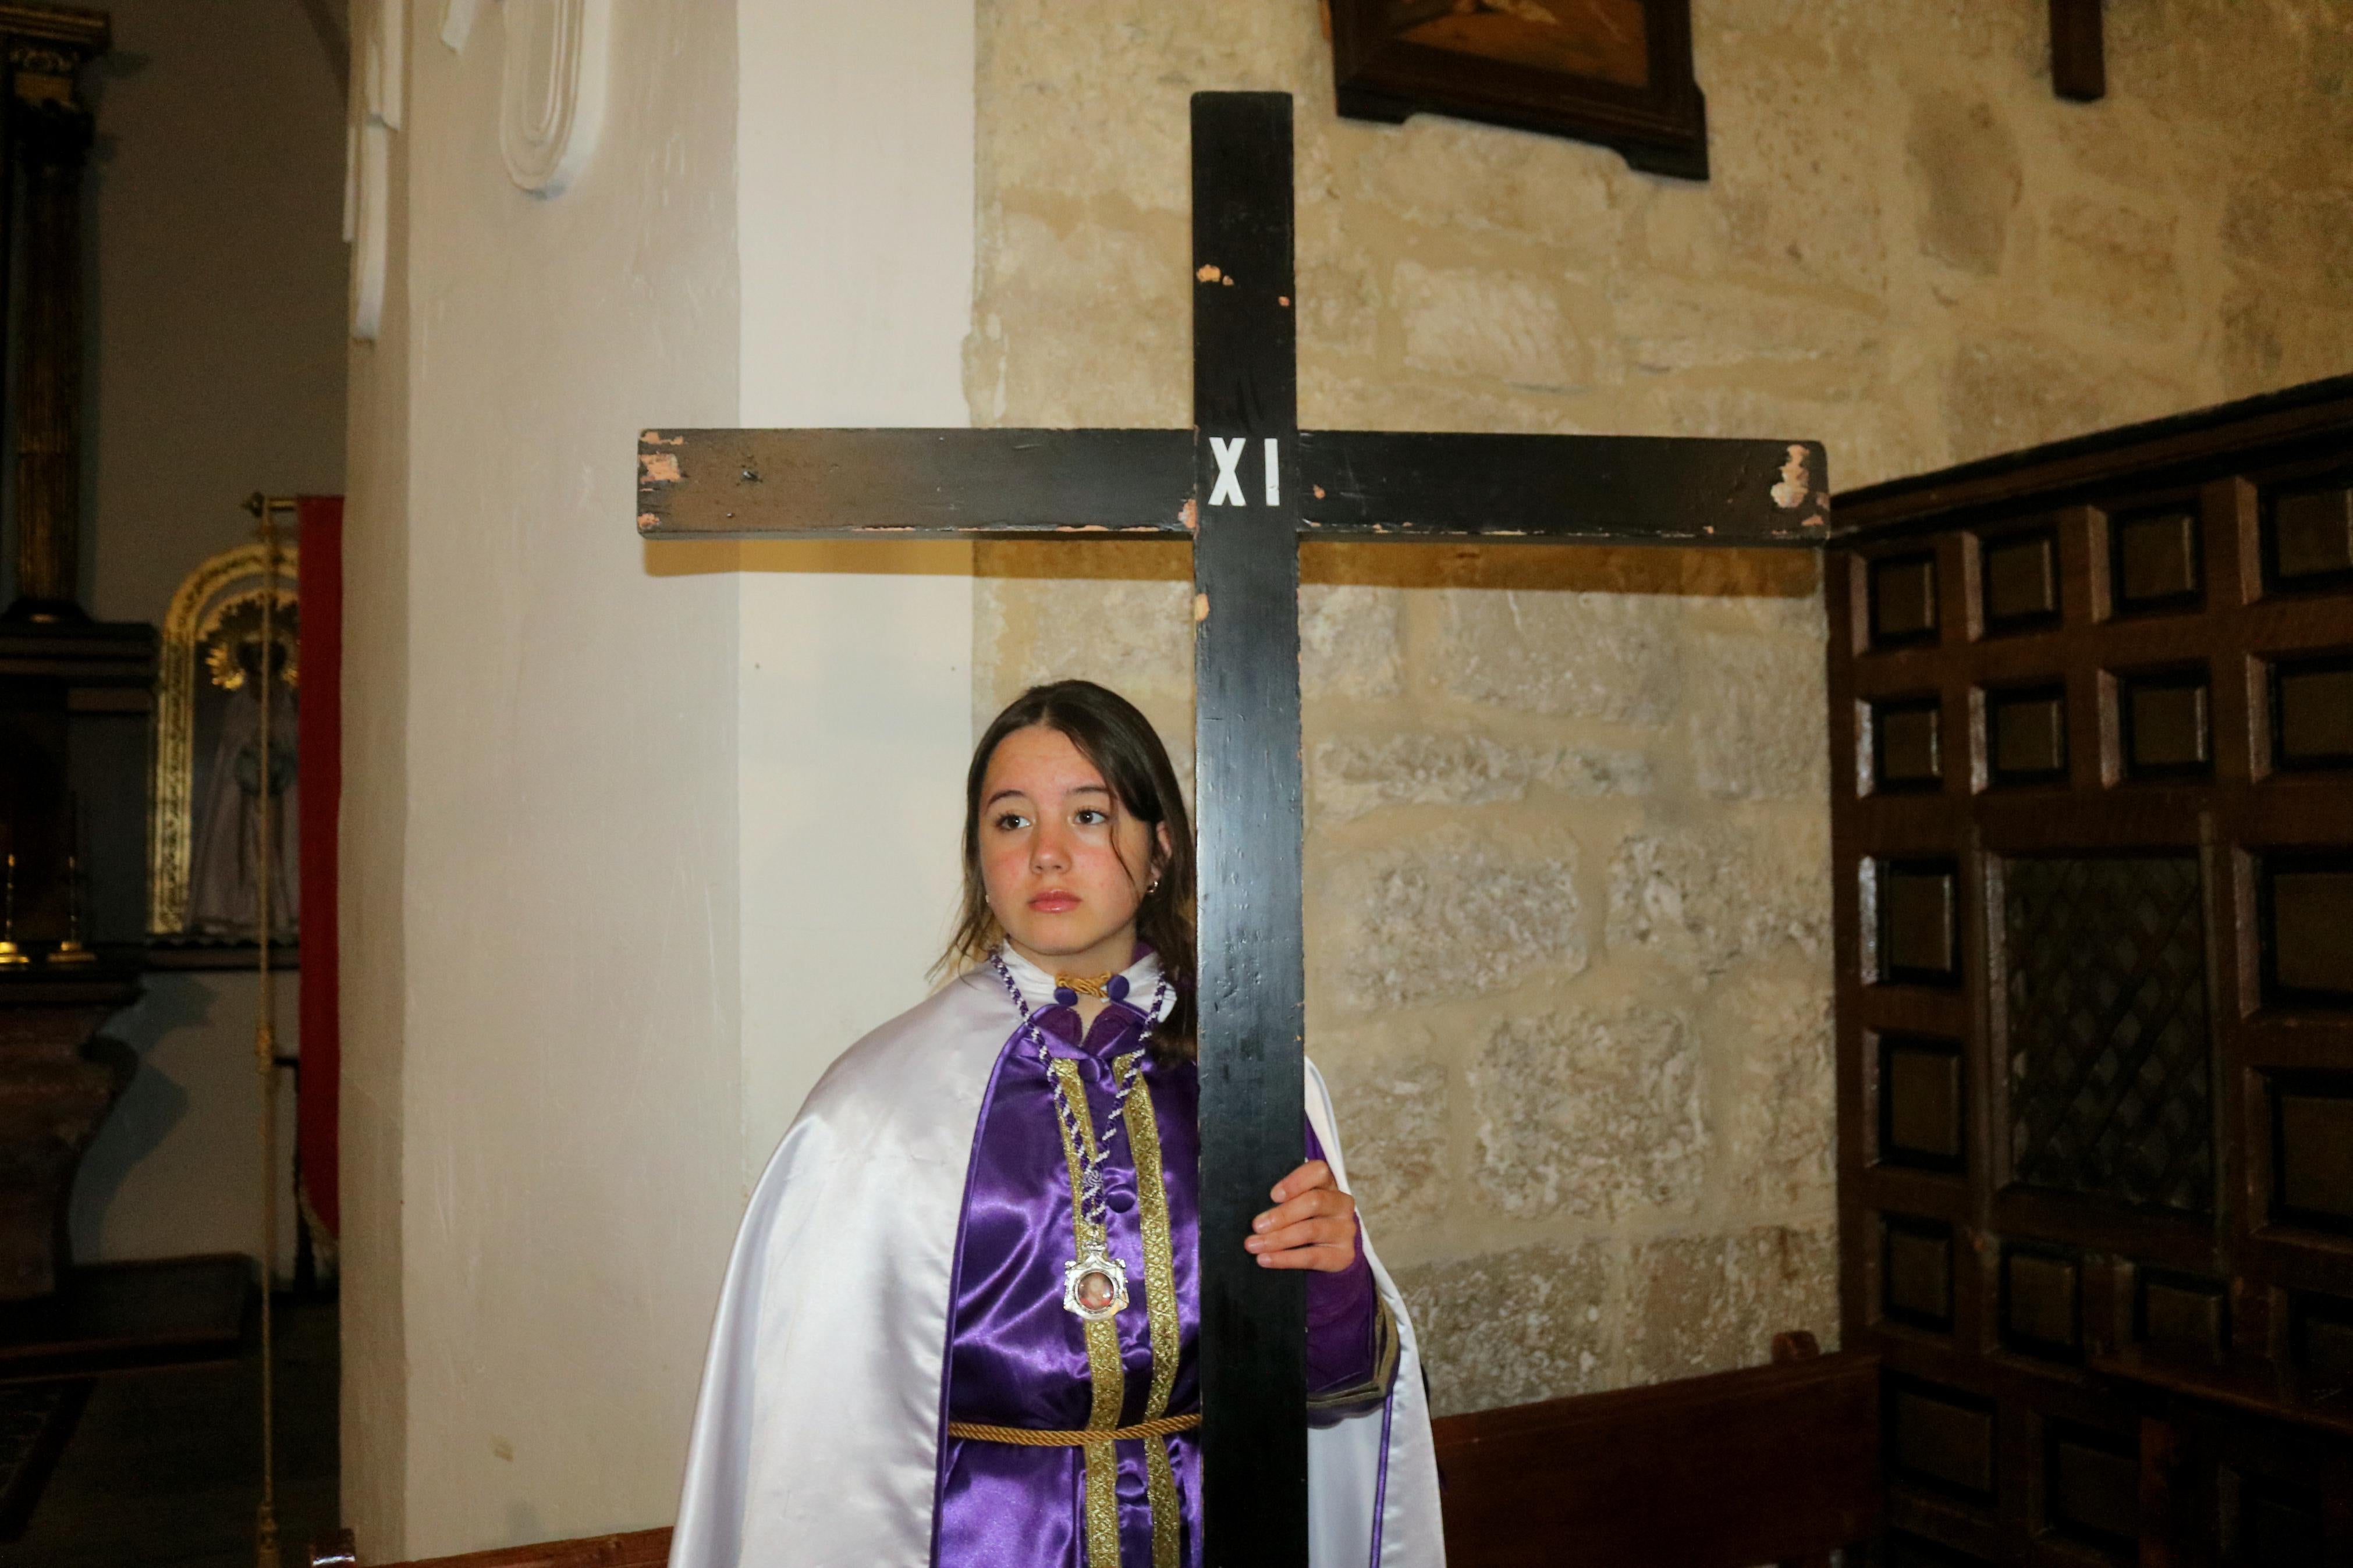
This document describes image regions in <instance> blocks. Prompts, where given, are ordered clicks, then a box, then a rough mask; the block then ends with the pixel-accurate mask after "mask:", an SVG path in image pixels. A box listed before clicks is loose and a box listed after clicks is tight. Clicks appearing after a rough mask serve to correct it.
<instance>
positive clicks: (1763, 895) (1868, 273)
mask: <svg viewBox="0 0 2353 1568" xmlns="http://www.w3.org/2000/svg"><path fill="white" fill-rule="evenodd" d="M2332 12H2333V7H2332V6H2331V5H2327V4H2326V3H2323V0H2268V3H2265V4H2261V5H2241V4H2236V3H2232V0H2164V3H2162V4H2157V5H2144V6H2133V7H2126V8H2121V9H2118V8H2111V13H2110V20H2109V42H2108V51H2109V52H2108V81H2109V93H2108V97H2107V98H2106V99H2105V100H2104V101H2102V102H2100V103H2097V104H2094V105H2078V104H2071V103H2066V102H2063V101H2061V100H2058V99H2056V98H2055V97H2054V95H2053V94H2052V90H2051V86H2050V80H2049V75H2048V62H2047V58H2046V50H2047V34H2046V31H2045V29H2046V26H2047V22H2046V18H2045V17H2044V16H2043V13H2042V10H2041V8H2039V7H2033V6H2016V5H2013V6H1987V5H1972V4H1963V3H1961V0H1902V3H1899V4H1873V5H1835V6H1830V7H1825V6H1823V5H1818V4H1801V3H1799V0H1749V3H1746V4H1740V5H1706V6H1696V7H1694V26H1695V27H1696V29H1697V36H1696V39H1695V46H1696V52H1697V67H1698V74H1699V79H1700V82H1701V85H1702V87H1703V89H1704V90H1705V91H1706V93H1707V95H1708V118H1709V125H1710V131H1709V149H1710V156H1711V158H1712V160H1713V164H1714V172H1713V175H1712V178H1711V179H1710V180H1709V181H1707V182H1706V183H1704V184H1692V183H1685V182H1681V181H1676V180H1671V179H1663V178H1657V177H1652V176H1649V175H1644V174H1636V173H1633V172H1631V171H1630V170H1629V169H1628V168H1627V167H1626V166H1625V165H1624V163H1622V162H1621V161H1620V159H1619V158H1618V157H1617V156H1616V155H1615V154H1613V153H1609V152H1606V151H1603V150H1601V149H1599V148H1595V147H1591V146H1587V145H1583V144H1580V143H1577V142H1568V141H1564V140H1558V139H1554V138H1548V137H1543V136H1535V135H1529V134H1522V133H1519V132H1510V131H1504V130H1498V129H1494V128H1490V127H1484V126H1477V125H1472V124H1468V123H1464V122H1461V121H1449V120H1444V119H1438V118H1432V117H1428V116H1422V117H1418V118H1416V119H1414V120H1411V121H1409V122H1408V123H1406V124H1405V125H1403V126H1401V127H1384V126H1377V125H1371V124H1365V123H1359V122H1354V121H1340V120H1337V119H1335V115H1334V110H1333V100H1332V88H1331V64H1330V56H1329V51H1328V47H1327V46H1326V45H1325V43H1324V39H1323V37H1321V35H1320V33H1319V30H1318V26H1317V18H1316V8H1315V7H1314V5H1308V4H1305V3H1304V0H1302V3H1300V4H1296V5H1256V4H1245V3H1242V0H1216V3H1211V4H1207V5H1197V6H1185V7H1169V6H1165V5H1143V4H1140V3H1133V0H1130V3H1124V4H1115V5H1095V6H1084V7H1071V6H1062V5H1048V4H1044V3H1043V0H982V3H981V5H980V6H979V53H978V79H979V104H980V136H979V157H980V165H979V166H980V177H979V193H978V195H979V253H978V272H977V281H976V299H975V304H974V325H973V333H972V338H971V341H970V345H969V348H968V351H967V355H966V377H965V384H966V389H967V393H968V395H969V396H970V399H971V403H972V416H973V420H974V422H975V423H976V424H984V425H1010V426H1020V425H1048V426H1051V425H1070V424H1086V425H1121V424H1133V425H1146V426H1171V425H1175V426H1181V425H1184V424H1186V423H1187V422H1188V418H1189V408H1188V404H1189V389H1190V380H1189V369H1188V364H1189V361H1188V356H1187V332H1186V325H1185V324H1186V321H1187V311H1188V293H1189V289H1190V287H1191V282H1190V279H1189V278H1188V277H1187V272H1186V269H1185V268H1184V267H1182V266H1181V265H1178V264H1177V263H1178V260H1179V258H1183V257H1184V256H1185V255H1186V254H1187V190H1188V185H1187V163H1186V124H1187V117H1186V107H1185V104H1186V98H1187V94H1189V93H1190V92H1191V91H1193V90H1195V89H1199V88H1208V87H1218V88H1232V87H1254V88H1274V89H1285V90H1288V91H1290V92H1292V93H1293V94H1294V95H1296V98H1297V110H1296V120H1295V126H1296V135H1297V140H1298V168H1299V196H1298V203H1299V205H1298V224H1299V238H1298V246H1299V272H1298V281H1299V289H1300V345H1299V361H1300V422H1301V424H1302V425H1303V426H1309V427H1351V426H1353V427H1371V428H1403V429H1412V428H1426V429H1493V430H1525V431H1544V432H1551V431H1580V430H1592V431H1599V430H1610V431H1623V432H1631V433H1651V434H1659V435H1686V436H1697V435H1720V436H1746V437H1781V436H1787V437H1793V438H1794V437H1819V438H1820V439H1823V440H1825V441H1826V442H1828V443H1829V447H1830V454H1831V477H1832V479H1833V480H1834V482H1835V483H1836V484H1837V485H1838V486H1839V487H1841V488H1848V487H1852V486H1854V485H1858V484H1862V483H1867V482H1870V481H1872V480H1874V479H1883V478H1888V477H1891V476H1894V475H1898V474H1904V473H1911V472H1918V471H1923V470H1926V469H1929V468H1936V467H1939V466H1942V465H1945V464H1947V463H1951V462H1954V461H1958V460H1963V459H1967V458H1973V457H1978V456H1981V455H1985V454H1989V453H1992V452H1997V451H2002V450H2008V449H2010V448H2014V447H2021V446H2025V445H2030V444H2032V443H2035V442H2039V441H2044V440H2050V439H2053V438H2057V437H2063V436H2068V435H2073V434H2076V433H2079V432H2083V431H2087V430H2091V429H2094V428H2099V427H2104V426H2110V425H2114V424H2118V423H2122V422H2125V421H2128V420H2133V419H2139V418H2146V417H2150V416H2158V415H2162V414H2167V413H2170V412H2174V411H2177V410H2180V409H2184V408H2189V407H2194V406H2199V405H2205V404H2209V403H2212V402H2216V401H2220V400H2222V399H2225V398H2229V397H2235V396H2241V395H2247V394H2251V393H2254V392H2258V391H2262V390H2265V389H2267V388H2271V387H2274V386H2280V385H2284V384H2293V383H2295V382H2297V381H2301V380H2306V379H2310V378H2312V377H2315V376H2318V375H2321V374H2330V373H2333V372H2336V371H2339V370H2341V369H2342V368H2343V366H2344V365H2345V364H2346V363H2348V356H2353V310H2348V306H2347V303H2346V301H2345V300H2344V298H2343V296H2342V291H2341V288H2338V287H2337V286H2338V285H2341V282H2342V280H2343V279H2345V278H2346V277H2347V276H2348V269H2353V256H2348V252H2347V250H2346V248H2345V247H2346V246H2347V244H2348V235H2353V221H2348V219H2353V210H2348V199H2347V197H2346V196H2345V195H2344V187H2343V184H2342V182H2341V180H2340V179H2338V178H2337V177H2336V175H2335V174H2334V173H2333V172H2332V170H2331V168H2330V167H2329V160H2330V159H2332V158H2333V157H2334V155H2335V154H2334V152H2333V150H2334V149H2336V148H2338V147H2341V146H2342V145H2343V144H2344V141H2345V136H2346V133H2347V132H2348V129H2353V100H2348V93H2347V89H2346V87H2345V85H2344V84H2345V82H2346V81H2347V79H2348V65H2353V43H2348V40H2347V38H2346V36H2345V35H2344V32H2343V30H2342V28H2341V26H2336V25H2334V21H2333V20H2332ZM979 567H980V570H981V573H982V578H981V581H980V583H979V584H978V586H977V589H976V598H977V603H976V610H975V617H974V625H975V634H974V635H975V654H974V671H975V673H974V683H975V689H974V710H975V715H976V721H978V720H983V719H985V718H986V716H987V714H988V713H990V712H993V711H994V710H995V709H996V707H997V705H999V704H1000V703H1001V702H1003V701H1004V700H1006V699H1008V698H1009V697H1010V696H1011V695H1012V694H1013V693H1015V692H1016V691H1018V689H1020V688H1021V687H1023V686H1025V685H1027V684H1029V682H1031V681H1033V680H1037V679H1050V678H1056V677H1061V676H1066V675H1085V676H1090V677H1093V678H1095V679H1103V680H1105V681H1106V682H1108V683H1110V684H1112V685H1113V686H1115V687H1117V688H1119V689H1123V690H1126V691H1128V692H1129V693H1130V694H1131V695H1133V696H1134V697H1136V698H1137V700H1139V701H1140V702H1141V703H1142V705H1143V706H1145V709H1146V710H1147V711H1148V712H1150V713H1151V714H1152V716H1153V717H1154V719H1155V721H1156V722H1157V723H1158V724H1159V725H1160V726H1161V728H1162V729H1163V731H1164V732H1165V733H1166V735H1167V736H1168V737H1169V739H1170V740H1171V742H1172V743H1173V749H1174V750H1175V751H1176V752H1177V753H1178V757H1179V763H1180V766H1182V765H1184V763H1185V760H1186V757H1187V754H1188V752H1189V747H1188V746H1187V744H1186V743H1185V742H1186V741H1187V738H1188V737H1189V734H1190V730H1191V718H1190V709H1189V694H1188V684H1189V680H1188V678H1189V672H1190V668H1191V661H1190V658H1189V656H1188V643H1189V625H1190V620H1189V615H1188V609H1189V601H1190V585H1189V583H1188V582H1187V565H1186V563H1185V559H1184V555H1183V552H1182V551H1181V550H1179V549H1168V548H1165V547H1160V546H1155V545H1149V544H1111V543H1095V544H1090V545H1086V546H1084V547H1083V548H1078V547H1070V546H1057V545H1052V544H990V545H985V546H983V547H982V548H981V550H980V552H979ZM1303 578H1304V586H1303V639H1304V644H1305V647H1304V652H1303V665H1302V673H1303V683H1304V693H1305V703H1306V708H1305V731H1306V732H1305V751H1306V762H1307V777H1308V808H1309V816H1308V845H1307V851H1308V871H1309V878H1310V886H1309V889H1308V910H1309V922H1310V923H1309V932H1308V936H1309V945H1308V987H1309V989H1308V1028H1309V1039H1308V1047H1309V1050H1310V1052H1311V1054H1313V1055H1314V1057H1315V1058H1317V1059H1318V1061H1319V1064H1320V1065H1321V1066H1322V1067H1323V1068H1324V1070H1325V1072H1326V1073H1327V1075H1328V1077H1329V1078H1330V1079H1331V1080H1332V1082H1333V1084H1334V1087H1335V1093H1336V1096H1337V1099H1338V1103H1339V1109H1340V1112H1341V1117H1342V1121H1341V1127H1342V1131H1343V1134H1344V1136H1345V1137H1347V1138H1348V1139H1349V1140H1350V1141H1351V1143H1352V1145H1353V1149H1354V1156H1355V1158H1354V1163H1355V1165H1356V1178H1357V1181H1358V1184H1359V1185H1360V1188H1361V1189H1362V1191H1363V1194H1364V1196H1365V1201H1366V1209H1367V1214H1368V1223H1369V1225H1370V1226H1371V1227H1372V1231H1373V1234H1374V1236H1375V1237H1376V1238H1377V1241H1378V1242H1379V1244H1380V1245H1381V1246H1382V1247H1384V1249H1385V1253H1386V1256H1387V1258H1388V1260H1389V1261H1390V1262H1391V1264H1392V1265H1393V1266H1396V1267H1398V1268H1400V1271H1401V1278H1402V1281H1403V1284H1404V1287H1405V1289H1406V1291H1407V1294H1408V1297H1409V1301H1410V1302H1411V1303H1412V1304H1413V1306H1414V1307H1415V1308H1416V1310H1417V1311H1418V1312H1419V1314H1420V1315H1421V1318H1422V1320H1423V1321H1422V1330H1423V1334H1424V1340H1425V1345H1426V1349H1427V1353H1428V1355H1429V1367H1430V1378H1431V1382H1432V1386H1433V1393H1434V1395H1435V1399H1436V1404H1437V1407H1438V1408H1439V1409H1440V1411H1448V1410H1459V1409H1466V1408H1477V1407H1482V1406H1489V1405H1503V1404H1510V1403H1515V1402H1518V1401H1522V1400H1529V1399H1536V1398H1542V1397H1546V1396H1550V1395H1556V1394H1572V1393H1578V1392H1584V1391H1589V1390H1596V1389H1602V1388H1608V1387H1612V1386H1617V1385H1620V1384H1631V1383H1641V1382H1649V1381H1654V1380H1657V1379H1662V1378H1667V1377H1674V1376H1683V1375H1689V1374H1693V1373H1702V1372H1706V1371H1711V1370H1716V1369H1720V1368H1725V1367H1729V1366H1734V1365H1738V1364H1743V1363H1755V1362H1757V1361H1761V1360H1763V1359H1764V1358H1765V1356H1766V1354H1767V1346H1768V1342H1769V1339H1770V1336H1771V1334H1772V1333H1773V1332H1774V1331H1777V1330H1781V1329H1788V1328H1801V1327H1802V1328H1809V1329H1811V1330H1813V1331H1815V1332H1816V1333H1817V1334H1818V1335H1820V1338H1821V1339H1822V1342H1824V1343H1825V1344H1826V1345H1827V1344H1831V1343H1833V1342H1835V1339H1836V1333H1835V1330H1836V1326H1837V1308H1836V1293H1835V1286H1836V1258H1835V1250H1834V1247H1833V1239H1834V1221H1835V1210H1834V1193H1833V1184H1832V1177H1831V1170H1832V1154H1833V1107H1832V1094H1833V1089H1832V1079H1831V1056H1830V1028H1829V1021H1830V1011H1829V1010H1830V995H1831V950H1830V935H1829V927H1828V920H1829V910H1830V889H1829V885H1828V858H1829V857H1828V832H1829V813H1828V795H1827V789H1828V780H1827V770H1826V763H1827V757H1826V750H1827V747H1826V740H1825V733H1824V724H1825V704H1824V697H1823V688H1822V638H1823V636H1824V626H1823V620H1822V611H1821V606H1820V595H1819V592H1818V588H1817V585H1816V582H1815V577H1814V568H1813V565H1812V563H1810V561H1808V560H1806V559H1804V558H1801V557H1779V556H1767V555H1761V554H1757V555H1746V556H1738V557H1735V556H1730V555H1708V556H1701V555H1698V554H1683V553H1677V552H1671V551H1669V552H1606V551H1583V552H1567V551H1563V552H1550V551H1537V550H1527V549H1499V550H1491V551H1481V550H1475V549H1452V548H1448V547H1441V546H1427V547H1413V548H1406V547H1395V546H1385V547H1379V548H1361V547H1360V548H1359V549H1357V550H1355V551H1349V550H1345V549H1333V548H1317V547H1312V546H1311V547H1310V548H1309V549H1308V550H1306V551H1305V552H1303Z"/></svg>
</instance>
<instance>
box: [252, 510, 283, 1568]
mask: <svg viewBox="0 0 2353 1568" xmlns="http://www.w3.org/2000/svg"><path fill="white" fill-rule="evenodd" d="M293 505H294V502H293V500H292V499H291V498H290V497H284V496H264V495H262V494H261V493H259V491H256V492H255V493H254V495H253V496H252V497H251V498H250V499H249V500H247V502H246V509H247V510H249V511H251V512H252V513H253V514H254V515H255V516H256V517H257V518H259V520H260V522H261V672H260V679H259V682H258V683H257V687H256V689H257V691H258V693H259V697H260V699H261V727H260V732H259V737H258V739H257V744H258V746H259V750H260V756H259V759H258V763H257V766H256V769H255V775H256V778H257V780H258V782H259V786H260V793H259V799H258V800H257V802H256V803H255V811H254V814H253V816H254V831H255V835H256V837H259V840H260V842H259V844H258V845H257V846H256V847H255V851H254V858H253V865H254V878H255V885H254V910H255V931H254V948H255V952H256V953H257V955H258V956H257V963H258V970H257V978H258V979H259V983H260V995H259V1001H258V1003H257V1005H256V1008H255V1018H254V1031H253V1057H254V1066H255V1068H256V1069H257V1070H258V1071H259V1073H260V1074H261V1507H260V1510H259V1513H258V1515H257V1517H256V1521H255V1532H254V1561H255V1563H256V1564H257V1568H279V1563H278V1467H277V1439H278V1426H277V1404H276V1394H277V1386H278V1382H277V1353H276V1351H277V1347H276V1338H275V1332H274V1327H275V1326H274V1324H273V1322H272V1321H271V1315H270V1302H269V1296H270V1289H269V1287H270V1274H271V1271H272V1270H273V1269H274V1268H276V1267H277V1262H278V1031H277V1007H276V993H275V990H274V986H273V983H272V976H271V973H270V967H269V958H270V952H269V949H270V937H271V934H272V933H271V923H272V921H273V919H274V914H273V911H272V910H271V908H270V898H269V894H270V882H271V879H272V878H273V876H274V868H273V865H272V859H273V857H272V855H271V850H272V849H273V848H274V847H275V836H274V834H273V832H272V823H273V818H274V815H275V814H274V813H273V812H272V810H271V802H272V795H273V793H274V792H273V791H272V789H271V787H270V786H271V784H272V777H271V775H272V773H273V770H274V765H275V763H276V761H277V758H276V754H275V752H272V750H271V747H270V729H271V710H273V709H274V708H275V707H276V706H277V701H276V696H275V693H274V691H273V689H272V682H273V681H274V679H275V678H276V672H277V668H278V514H279V513H280V511H284V510H292V508H293Z"/></svg>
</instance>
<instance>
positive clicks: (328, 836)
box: [295, 496, 343, 1237]
mask: <svg viewBox="0 0 2353 1568" xmlns="http://www.w3.org/2000/svg"><path fill="white" fill-rule="evenodd" d="M295 521H296V523H297V526H298V527H299V528H300V530H301V533H300V543H299V548H300V551H301V554H300V558H299V564H298V566H297V569H296V577H295V589H296V593H297V594H298V595H299V596H300V601H301V615H302V619H301V671H302V673H301V682H302V685H301V708H300V709H299V710H298V712H299V717H298V718H297V720H296V724H295V747H296V752H295V755H296V756H297V757H298V758H299V759H300V766H301V770H302V792H301V844H302V848H301V857H302V865H301V899H302V993H301V995H302V1005H301V1035H300V1037H299V1041H300V1046H301V1056H302V1068H301V1084H302V1088H301V1095H300V1097H299V1100H298V1102H297V1105H296V1109H295V1124H296V1127H297V1129H298V1132H297V1136H298V1139H299V1142H298V1144H297V1148H298V1149H299V1151H300V1155H299V1157H300V1160H301V1182H302V1198H303V1201H304V1203H305V1204H306V1205H308V1206H309V1208H310V1210H311V1215H312V1218H313V1219H314V1221H315V1222H316V1223H317V1224H319V1225H321V1226H324V1227H325V1229H326V1231H327V1234H328V1235H329V1236H331V1237H332V1236H338V1235H341V1234H342V1231H343V1215H342V1213H341V1210H340V1207H339V1194H338V1189H337V1184H336V1130H335V1116H336V1106H337V1102H338V1100H339V1099H340V1098H341V1097H340V1092H339V1091H340V1089H341V1086H342V1079H343V1065H342V1064H343V1043H342V1037H341V1035H340V1033H339V1032H338V1025H337V1018H336V1011H335V1005H336V994H337V991H338V986H337V984H336V978H335V971H336V960H337V955H336V943H335V915H336V905H335V852H336V846H337V843H338V837H337V826H336V825H337V822H338V820H339V818H340V816H341V815H342V808H343V497H341V496H303V497H301V498H300V499H299V500H298V501H297V503H296V511H295Z"/></svg>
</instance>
